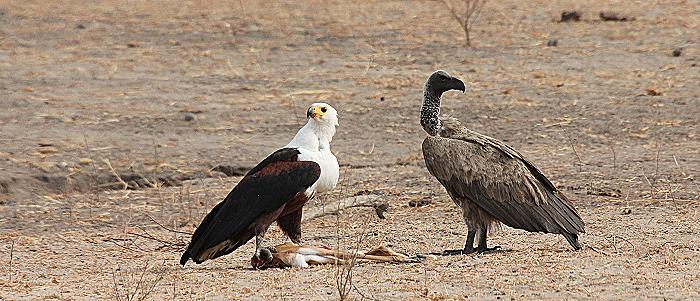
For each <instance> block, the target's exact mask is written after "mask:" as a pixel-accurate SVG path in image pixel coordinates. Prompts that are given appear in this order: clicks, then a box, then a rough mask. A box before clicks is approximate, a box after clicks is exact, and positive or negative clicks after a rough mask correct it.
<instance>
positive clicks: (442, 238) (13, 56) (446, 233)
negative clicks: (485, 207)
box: [0, 0, 700, 300]
mask: <svg viewBox="0 0 700 301" xmlns="http://www.w3.org/2000/svg"><path fill="white" fill-rule="evenodd" d="M569 10H577V11H579V12H580V13H581V15H582V17H581V20H580V21H578V22H558V20H559V16H560V14H561V12H562V11H569ZM601 11H615V12H618V13H619V14H621V15H625V16H629V17H633V18H634V20H632V21H626V22H603V21H601V20H600V19H599V17H598V14H599V13H600V12H601ZM699 31H700V2H698V1H641V2H638V1H637V2H630V1H529V2H521V1H491V2H489V3H488V4H487V6H486V8H485V9H484V11H483V13H482V15H481V17H480V19H479V21H478V23H477V24H476V25H475V26H474V29H473V32H472V37H473V39H474V40H473V44H474V46H475V47H474V48H472V49H465V48H464V46H463V45H464V38H463V34H462V32H461V29H460V28H459V27H458V25H457V23H456V22H455V21H454V20H452V19H451V17H450V14H449V12H448V11H447V10H445V9H444V8H443V7H442V5H441V4H440V2H437V1H358V2H356V3H352V4H348V3H345V2H343V1H314V0H305V1H294V2H292V1H290V2H280V1H259V2H249V1H226V2H225V1H185V2H179V1H143V2H141V1H120V2H118V1H95V2H86V1H0V262H1V264H0V279H1V281H0V299H2V300H95V299H107V300H164V299H168V300H299V299H309V300H337V299H339V293H338V285H337V281H336V280H337V279H338V271H339V270H338V268H337V267H335V266H321V267H313V268H310V269H306V270H298V269H286V270H266V271H253V270H251V269H250V268H249V262H248V260H249V258H250V256H251V254H252V250H253V247H252V244H251V243H249V244H248V245H246V246H244V247H243V248H241V249H240V250H238V251H236V252H234V253H233V254H231V255H229V256H226V257H223V258H220V259H217V260H213V261H209V262H206V263H205V264H202V265H189V264H188V265H187V266H186V267H185V268H182V267H180V266H179V265H178V262H177V261H178V259H179V256H180V253H181V248H182V246H181V244H182V243H183V242H185V241H187V240H188V239H189V237H187V236H186V235H182V234H177V233H174V232H171V231H168V230H166V229H164V228H163V227H161V226H159V225H158V223H160V224H162V225H164V226H166V227H169V228H173V229H178V230H179V231H185V232H188V231H193V229H194V228H195V227H196V225H197V224H198V223H199V221H200V220H201V218H202V217H203V216H204V214H206V213H207V212H208V211H209V210H210V209H211V208H212V207H213V206H214V205H215V204H216V203H217V202H219V201H220V200H221V199H222V198H223V197H224V196H225V195H226V193H228V191H229V190H230V189H231V188H232V187H233V186H234V185H235V184H236V183H237V181H238V180H239V179H240V176H241V175H242V174H243V173H245V172H246V171H247V169H248V168H250V167H252V166H253V165H254V164H255V163H257V162H258V161H259V160H260V159H262V158H264V157H265V156H266V155H267V154H269V153H270V152H272V151H274V150H275V149H277V148H278V147H280V146H283V145H284V144H286V143H287V142H288V141H289V140H290V139H291V137H292V136H293V135H294V133H295V132H296V130H297V129H298V128H299V127H300V126H301V125H302V124H303V123H304V122H305V116H304V111H305V109H306V107H307V106H308V105H309V104H311V103H313V102H316V101H325V102H328V103H330V104H332V105H333V106H334V107H335V108H337V109H338V111H339V116H340V127H339V128H338V132H337V134H336V137H335V139H334V140H333V144H332V147H333V150H334V152H335V153H336V155H337V157H338V159H339V161H340V163H341V180H340V183H339V186H338V188H337V189H336V190H335V191H334V192H332V193H329V194H326V195H324V196H321V197H319V198H317V199H315V200H314V201H313V202H312V203H310V204H308V205H307V208H314V207H322V206H324V204H328V203H329V202H332V201H335V200H338V199H341V198H344V197H348V196H352V195H355V194H358V193H373V194H379V195H381V196H382V197H383V198H385V199H386V200H387V201H388V202H389V204H390V208H389V212H388V213H387V216H386V217H387V218H386V219H378V218H377V217H376V215H375V214H374V213H373V212H372V211H371V210H368V209H362V208H360V209H349V210H345V211H343V212H341V214H339V215H336V216H326V217H323V218H319V219H315V220H311V221H309V222H307V223H306V224H304V226H303V231H304V236H305V241H306V242H307V243H309V244H314V245H328V246H338V247H339V248H341V249H345V250H351V249H353V248H355V247H356V246H359V248H360V249H369V248H372V247H376V246H379V245H387V246H390V247H392V248H393V249H395V250H397V251H401V252H404V253H407V254H409V255H413V254H416V253H422V254H425V253H429V252H439V251H441V250H443V249H454V248H459V247H461V246H462V245H463V242H464V238H465V235H466V227H465V226H464V224H463V223H462V221H461V218H460V216H461V215H460V213H459V212H458V210H457V208H456V207H455V205H454V204H453V203H452V202H451V200H450V199H449V197H448V196H447V194H446V192H445V191H444V189H443V188H442V187H441V186H440V185H439V183H438V182H437V181H436V180H434V179H433V178H432V177H431V176H430V175H429V174H428V172H427V170H426V169H425V166H424V163H423V158H422V154H421V151H420V143H421V141H422V139H423V138H424V137H425V133H424V132H423V131H422V129H421V128H420V125H419V122H418V110H419V105H420V100H421V89H422V84H423V81H424V80H425V78H426V77H427V75H428V74H429V73H430V72H432V71H433V70H436V69H444V70H446V71H448V72H450V73H451V74H452V75H455V76H457V77H460V78H462V79H464V80H465V82H467V83H468V84H467V85H468V90H467V93H466V94H461V93H449V94H447V95H446V96H445V98H444V101H443V108H444V110H443V111H444V113H446V114H450V115H452V116H454V117H457V118H459V119H461V120H462V121H463V123H465V124H466V125H468V126H469V127H470V128H472V129H474V130H477V131H480V132H482V133H485V134H488V135H490V136H493V137H497V138H499V139H502V140H504V141H506V142H508V143H509V144H511V145H512V146H514V147H515V148H516V149H519V150H520V151H521V152H522V153H523V154H524V155H525V156H526V157H528V158H529V159H530V160H531V161H533V162H535V164H536V165H538V166H539V167H540V168H541V169H542V170H543V171H544V172H545V174H547V175H548V176H549V177H550V178H551V179H552V180H553V182H554V183H555V184H556V185H558V187H560V189H561V190H562V191H564V192H565V193H566V194H568V195H569V196H570V198H571V199H573V200H574V204H575V205H576V207H577V208H578V209H579V211H580V213H581V216H582V217H583V219H584V221H585V222H586V234H583V235H582V238H581V240H582V244H583V245H584V249H583V250H581V251H578V252H574V251H571V250H570V248H569V246H568V244H567V243H566V241H565V240H564V239H562V238H560V237H558V236H554V235H545V234H533V233H527V232H524V231H520V230H514V229H511V228H507V227H504V228H503V229H501V230H497V231H495V232H494V233H492V235H491V237H490V242H491V243H492V244H497V245H501V246H502V247H504V249H506V251H504V252H498V253H492V254H483V255H475V256H455V257H439V258H436V259H428V260H425V261H424V262H422V263H415V264H361V265H357V266H354V267H353V268H352V269H353V287H352V289H351V293H350V296H349V297H350V298H352V299H355V300H461V299H472V300H474V299H476V300H482V299H485V300H496V299H501V300H523V299H526V300H543V299H590V300H619V299H627V300H628V299H651V300H661V299H664V300H689V299H698V298H700V238H698V233H700V225H699V224H698V219H699V218H700V216H698V209H697V205H698V203H699V202H700V185H699V184H698V180H697V179H696V177H697V176H698V171H699V170H700V154H699V151H698V150H699V149H700V140H699V138H698V123H699V122H700V117H699V116H700V89H699V88H700V84H698V83H700V66H699V64H700V51H698V47H697V43H698V37H699V36H698V34H697V32H699ZM554 39H556V40H557V46H556V47H548V46H547V43H548V41H550V40H554ZM679 48H680V49H681V50H680V55H679V56H674V55H672V52H673V51H674V49H679ZM120 179H121V180H123V181H124V182H123V183H122V182H121V181H120ZM125 188H126V189H125ZM416 200H426V201H429V202H430V204H429V205H427V206H423V207H411V206H409V205H408V203H409V202H410V201H416ZM139 235H141V236H139ZM144 235H146V236H147V235H152V236H153V237H154V238H157V239H159V240H161V241H157V240H154V239H147V238H144V237H142V236H144ZM267 242H268V243H271V244H272V243H282V242H284V237H283V235H282V234H281V233H280V231H279V230H278V229H276V228H271V231H270V232H269V233H268V237H267Z"/></svg>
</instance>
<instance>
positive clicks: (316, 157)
mask: <svg viewBox="0 0 700 301" xmlns="http://www.w3.org/2000/svg"><path fill="white" fill-rule="evenodd" d="M299 152H300V154H299V157H298V160H299V161H314V162H316V163H318V165H319V166H320V167H321V176H320V177H319V178H318V180H316V183H314V185H312V186H311V187H309V189H308V190H307V191H306V194H307V195H310V194H314V193H323V192H326V191H329V190H332V189H333V188H335V185H336V184H338V178H339V177H340V167H339V166H338V159H336V158H335V155H333V153H331V151H330V149H327V148H326V149H320V150H316V151H312V150H308V149H305V148H299Z"/></svg>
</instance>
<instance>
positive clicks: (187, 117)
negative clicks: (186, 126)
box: [185, 112, 195, 121]
mask: <svg viewBox="0 0 700 301" xmlns="http://www.w3.org/2000/svg"><path fill="white" fill-rule="evenodd" d="M194 118H195V116H194V114H192V113H190V112H187V113H185V121H193V120H194Z"/></svg>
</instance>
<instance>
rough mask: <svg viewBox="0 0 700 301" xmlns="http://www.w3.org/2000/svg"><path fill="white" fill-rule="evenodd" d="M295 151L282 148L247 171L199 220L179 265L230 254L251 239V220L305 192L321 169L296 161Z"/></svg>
mask: <svg viewBox="0 0 700 301" xmlns="http://www.w3.org/2000/svg"><path fill="white" fill-rule="evenodd" d="M298 154H299V151H298V150H296V149H294V148H284V149H281V150H278V151H276V152H275V153H273V154H271V155H270V156H268V157H267V158H266V159H265V160H263V161H262V162H260V163H259V164H258V165H257V166H255V167H254V168H253V169H252V170H250V172H248V174H246V175H245V177H243V179H241V181H240V182H239V183H238V185H236V187H234V188H233V190H231V192H230V193H229V194H228V196H226V198H225V199H224V200H223V201H222V202H221V203H219V204H218V205H216V206H215V207H214V209H212V210H211V212H209V214H207V216H206V217H205V218H204V220H202V223H201V224H200V225H199V227H197V230H195V232H194V234H193V235H192V241H191V242H190V244H189V246H188V247H187V250H186V251H185V252H184V254H182V258H181V259H180V264H182V265H184V264H185V263H187V260H188V259H190V258H192V260H193V261H194V262H196V263H200V262H202V261H204V260H207V259H212V258H216V257H219V256H222V255H225V254H228V253H231V252H232V251H233V250H235V249H237V248H238V247H240V246H241V245H243V244H245V243H246V242H247V241H248V240H250V239H251V238H253V236H254V235H255V233H254V223H256V222H257V221H259V220H260V218H261V217H264V216H265V215H269V214H271V213H273V212H276V211H278V210H280V208H281V207H282V206H284V205H285V204H287V202H289V201H291V200H293V199H294V198H295V197H298V196H299V195H300V194H304V192H305V191H306V189H307V188H309V187H310V186H311V185H313V184H314V183H315V182H316V180H318V178H319V176H320V175H321V168H320V166H319V165H318V164H317V163H316V162H312V161H297V156H298ZM273 218H275V219H276V218H277V217H273ZM273 221H274V220H273ZM270 222H272V221H270Z"/></svg>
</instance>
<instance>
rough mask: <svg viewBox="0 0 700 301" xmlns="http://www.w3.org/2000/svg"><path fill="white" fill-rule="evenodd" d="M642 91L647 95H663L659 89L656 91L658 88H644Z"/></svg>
mask: <svg viewBox="0 0 700 301" xmlns="http://www.w3.org/2000/svg"><path fill="white" fill-rule="evenodd" d="M644 92H645V94H646V95H649V96H660V95H663V93H661V91H658V90H656V89H652V88H649V89H646V90H645V91H644Z"/></svg>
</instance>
